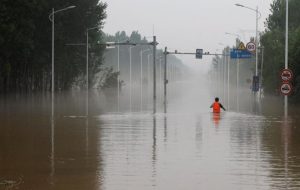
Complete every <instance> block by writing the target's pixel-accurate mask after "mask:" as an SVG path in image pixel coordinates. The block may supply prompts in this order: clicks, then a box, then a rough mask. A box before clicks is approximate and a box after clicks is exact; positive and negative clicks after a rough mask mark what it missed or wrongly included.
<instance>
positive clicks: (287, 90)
mask: <svg viewBox="0 0 300 190" xmlns="http://www.w3.org/2000/svg"><path fill="white" fill-rule="evenodd" d="M292 90H293V86H292V85H291V84H290V83H282V84H281V85H280V92H281V94H283V95H286V96H288V95H290V94H291V93H292Z"/></svg>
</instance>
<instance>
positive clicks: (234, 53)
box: [230, 49, 252, 59]
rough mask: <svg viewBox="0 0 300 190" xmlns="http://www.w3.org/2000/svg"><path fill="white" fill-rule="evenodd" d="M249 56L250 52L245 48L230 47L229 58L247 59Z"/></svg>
mask: <svg viewBox="0 0 300 190" xmlns="http://www.w3.org/2000/svg"><path fill="white" fill-rule="evenodd" d="M251 56H252V54H251V53H250V52H249V51H247V50H240V49H232V50H231V51H230V58H231V59H249V58H251Z"/></svg>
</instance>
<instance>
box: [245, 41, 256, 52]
mask: <svg viewBox="0 0 300 190" xmlns="http://www.w3.org/2000/svg"><path fill="white" fill-rule="evenodd" d="M246 49H247V50H248V51H250V52H254V51H255V49H256V45H255V43H254V42H248V43H247V44H246Z"/></svg>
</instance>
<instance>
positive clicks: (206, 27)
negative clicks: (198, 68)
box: [104, 0, 273, 64]
mask: <svg viewBox="0 0 300 190" xmlns="http://www.w3.org/2000/svg"><path fill="white" fill-rule="evenodd" d="M105 2H107V4H108V8H107V19H106V21H105V25H104V32H105V33H109V34H115V33H116V32H117V31H122V30H124V31H126V33H128V34H130V33H131V31H133V30H135V31H139V33H141V34H142V35H143V36H147V37H149V39H148V40H149V41H151V40H152V37H151V36H153V32H154V34H155V35H156V36H157V41H158V42H159V48H162V49H163V48H164V47H165V46H167V47H168V49H169V50H170V51H174V50H175V49H177V50H178V51H181V52H195V49H196V48H202V49H203V50H204V51H209V52H211V53H212V52H216V51H219V52H220V50H221V49H222V48H223V47H224V46H225V45H230V46H232V45H233V44H234V42H235V40H234V39H235V37H234V36H231V35H225V32H229V33H235V34H239V35H240V36H241V38H242V40H243V41H244V42H245V43H247V42H248V41H249V37H250V36H255V21H256V20H255V18H256V17H255V11H251V10H248V9H246V8H242V7H237V6H235V5H234V4H235V3H239V4H243V5H245V6H248V7H251V8H254V9H256V6H258V9H259V11H260V12H261V14H262V17H261V18H260V20H259V27H258V28H259V31H262V30H264V22H265V20H266V18H267V17H268V15H269V14H270V4H271V3H272V2H273V0H105ZM220 43H221V44H224V45H220ZM217 49H220V50H217ZM181 58H182V59H183V60H184V61H185V63H189V64H195V63H196V64H198V63H199V64H201V63H202V62H203V63H205V62H208V61H209V60H210V59H209V58H208V56H206V58H204V59H203V60H195V59H194V58H193V57H191V56H190V57H187V56H184V57H181Z"/></svg>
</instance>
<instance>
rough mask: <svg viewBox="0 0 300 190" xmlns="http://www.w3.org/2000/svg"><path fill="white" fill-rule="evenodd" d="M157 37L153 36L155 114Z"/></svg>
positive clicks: (154, 105) (154, 96)
mask: <svg viewBox="0 0 300 190" xmlns="http://www.w3.org/2000/svg"><path fill="white" fill-rule="evenodd" d="M156 46H157V42H156V36H153V113H154V114H155V113H156Z"/></svg>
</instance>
